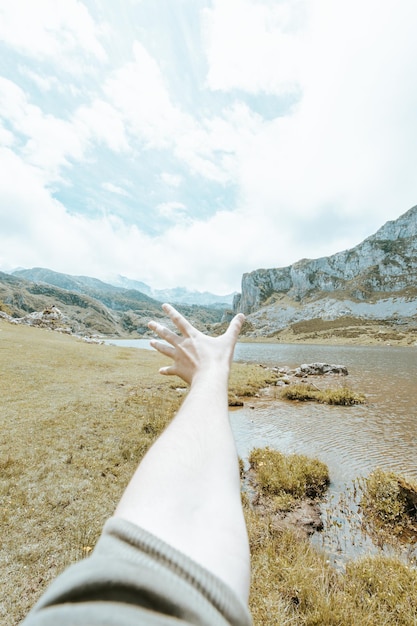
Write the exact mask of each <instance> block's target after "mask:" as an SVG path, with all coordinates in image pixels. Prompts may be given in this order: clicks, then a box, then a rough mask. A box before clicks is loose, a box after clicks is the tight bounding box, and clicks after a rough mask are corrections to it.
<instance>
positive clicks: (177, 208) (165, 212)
mask: <svg viewBox="0 0 417 626" xmlns="http://www.w3.org/2000/svg"><path fill="white" fill-rule="evenodd" d="M156 210H157V211H158V213H159V215H161V216H162V217H165V218H167V219H169V220H172V221H177V220H178V221H184V220H185V219H187V207H186V206H185V204H183V203H182V202H175V201H172V202H161V204H158V206H157V207H156Z"/></svg>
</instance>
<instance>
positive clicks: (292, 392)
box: [281, 383, 365, 406]
mask: <svg viewBox="0 0 417 626" xmlns="http://www.w3.org/2000/svg"><path fill="white" fill-rule="evenodd" d="M281 398H283V399H285V400H295V401H298V402H307V401H311V400H313V401H315V402H320V403H321V404H333V405H340V406H352V405H354V404H363V403H364V402H365V396H364V395H363V394H360V393H356V392H355V391H353V390H352V389H351V388H350V387H348V386H347V385H343V386H341V387H335V388H333V389H323V390H322V389H318V388H317V387H316V386H315V385H310V384H308V383H307V384H305V383H295V384H292V385H289V386H288V387H285V388H284V389H282V391H281Z"/></svg>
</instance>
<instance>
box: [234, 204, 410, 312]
mask: <svg viewBox="0 0 417 626" xmlns="http://www.w3.org/2000/svg"><path fill="white" fill-rule="evenodd" d="M416 253H417V206H415V207H413V208H412V209H410V210H409V211H407V213H405V214H404V215H402V216H401V217H400V218H399V219H397V220H395V221H391V222H387V223H386V224H385V225H384V226H383V227H382V228H380V229H379V230H378V231H377V232H376V233H375V234H374V235H372V236H371V237H368V238H367V239H365V240H364V241H363V242H362V243H360V244H359V245H358V246H356V247H354V248H351V249H350V250H345V251H343V252H338V253H337V254H334V255H332V256H329V257H322V258H319V259H312V260H311V259H302V260H301V261H298V262H297V263H294V264H293V265H290V266H288V267H282V268H276V269H259V270H256V271H254V272H250V273H247V274H244V275H243V278H242V293H241V294H239V295H238V296H237V297H236V298H235V301H234V309H235V311H237V312H239V311H241V312H243V313H245V314H250V313H253V312H254V311H257V310H258V309H259V308H261V307H262V306H264V305H265V304H266V303H267V301H268V299H270V298H271V297H273V296H274V295H275V296H277V295H281V296H282V295H285V296H287V297H288V298H290V299H291V300H293V301H294V302H303V301H306V300H308V301H311V300H316V299H317V298H319V297H323V296H325V295H330V294H332V295H333V296H337V297H340V296H342V297H349V298H352V299H353V300H355V301H368V300H369V299H372V298H375V297H376V296H379V297H380V296H381V295H382V294H389V293H391V292H400V291H402V290H404V289H407V288H413V287H415V286H416V284H417V282H416V278H417V256H416Z"/></svg>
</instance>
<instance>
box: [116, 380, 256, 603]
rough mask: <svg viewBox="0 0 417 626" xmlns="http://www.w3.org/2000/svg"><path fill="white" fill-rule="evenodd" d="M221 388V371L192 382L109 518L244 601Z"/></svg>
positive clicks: (230, 443)
mask: <svg viewBox="0 0 417 626" xmlns="http://www.w3.org/2000/svg"><path fill="white" fill-rule="evenodd" d="M227 381H228V370H227V369H226V368H225V369H224V371H221V372H219V371H216V372H213V373H207V372H206V373H205V374H204V375H202V376H200V377H196V378H195V380H194V381H193V383H192V386H191V389H190V391H189V393H188V395H187V397H186V398H185V400H184V402H183V405H182V407H181V408H180V410H179V412H178V414H177V415H176V416H175V418H174V420H173V421H172V422H171V424H170V425H169V426H168V428H167V429H166V431H165V432H164V433H163V434H162V435H161V437H160V438H159V439H158V440H157V441H156V442H155V444H154V445H153V446H152V448H151V449H150V450H149V451H148V453H147V454H146V456H145V458H144V459H143V461H142V463H141V464H140V466H139V467H138V469H137V471H136V473H135V475H134V477H133V479H132V481H131V483H130V484H129V486H128V488H127V490H126V492H125V494H124V496H123V498H122V500H121V502H120V505H119V507H118V508H117V511H116V515H118V516H120V517H122V518H124V519H128V520H129V521H131V522H134V523H136V524H138V525H139V526H141V527H143V528H145V529H146V530H149V531H150V532H153V533H154V534H155V535H157V536H159V537H161V539H163V540H165V541H166V542H168V543H170V544H171V545H173V546H174V547H176V548H177V549H178V550H181V551H182V552H184V553H185V554H188V556H190V557H191V558H193V559H195V560H196V561H197V562H199V563H200V564H201V565H203V566H205V567H206V568H207V569H209V570H210V571H212V572H213V573H215V574H216V575H218V576H219V577H220V578H222V579H223V580H225V582H226V583H228V584H229V585H230V586H232V587H234V589H235V591H237V592H238V593H239V595H240V597H241V598H243V599H246V597H247V593H248V577H249V555H248V548H247V535H246V527H245V524H244V520H243V513H242V507H241V503H240V484H239V470H238V461H237V454H236V449H235V443H234V439H233V435H232V432H231V428H230V423H229V417H228V405H227Z"/></svg>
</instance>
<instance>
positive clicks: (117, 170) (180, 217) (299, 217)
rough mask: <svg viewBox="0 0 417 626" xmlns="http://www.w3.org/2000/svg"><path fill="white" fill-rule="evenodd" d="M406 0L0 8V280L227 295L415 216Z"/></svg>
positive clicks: (146, 0)
mask: <svg viewBox="0 0 417 626" xmlns="http://www.w3.org/2000/svg"><path fill="white" fill-rule="evenodd" d="M416 24H417V3H416V2H415V0H401V1H400V2H399V1H398V0H349V1H343V0H118V1H117V2H115V1H114V0H59V2H57V1H56V0H0V268H1V269H3V270H6V271H9V270H11V269H13V268H16V267H34V266H42V267H48V268H50V269H54V270H56V271H59V272H66V273H71V274H86V275H90V276H96V277H98V278H102V279H109V278H110V277H111V276H113V275H117V274H122V275H124V276H127V277H129V278H133V279H137V280H141V281H144V282H146V283H148V284H149V285H151V286H152V287H154V288H165V287H174V286H187V287H189V288H193V289H199V290H201V291H203V290H206V289H207V290H210V291H212V292H214V293H219V294H225V293H228V292H231V291H235V290H236V291H238V290H239V287H240V280H241V276H242V273H243V272H247V271H252V270H254V269H257V268H260V267H280V266H285V265H289V264H290V263H293V262H294V261H297V260H299V259H300V258H305V257H309V258H315V257H319V256H324V255H329V254H333V253H335V252H338V251H340V250H343V249H346V248H349V247H351V246H353V245H356V244H357V243H359V242H360V241H362V240H363V239H364V238H365V237H367V236H368V235H371V234H373V233H374V232H375V231H376V230H377V229H378V228H379V227H380V226H382V224H383V223H385V222H386V221H387V220H390V219H396V218H397V217H399V216H400V215H401V214H402V213H404V212H405V211H406V210H408V209H409V208H410V207H412V206H413V205H415V204H417V171H416V170H417V37H416V35H415V32H416Z"/></svg>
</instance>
